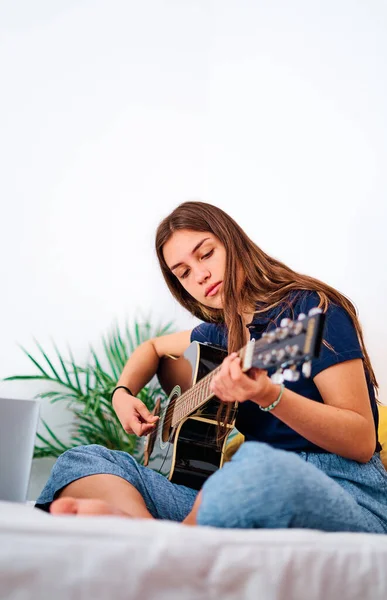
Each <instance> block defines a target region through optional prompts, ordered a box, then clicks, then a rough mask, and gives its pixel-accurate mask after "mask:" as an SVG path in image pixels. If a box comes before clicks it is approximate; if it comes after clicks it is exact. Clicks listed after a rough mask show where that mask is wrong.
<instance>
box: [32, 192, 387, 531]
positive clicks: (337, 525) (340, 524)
mask: <svg viewBox="0 0 387 600" xmlns="http://www.w3.org/2000/svg"><path fill="white" fill-rule="evenodd" d="M156 250H157V255H158V259H159V262H160V267H161V270H162V273H163V275H164V278H165V280H166V283H167V285H168V287H169V289H170V291H171V292H172V294H173V295H174V297H175V298H176V299H177V300H178V302H180V304H182V305H183V306H184V307H185V308H186V309H187V310H188V311H189V312H191V313H192V314H193V315H195V316H196V317H198V318H199V319H201V320H202V321H203V323H202V324H200V325H199V326H198V327H195V328H194V329H193V330H192V331H183V332H180V333H176V334H171V335H166V336H163V337H159V338H154V339H152V340H150V341H147V342H145V343H143V344H142V345H141V346H140V347H139V348H137V350H136V351H135V352H134V353H133V354H132V356H131V357H130V359H129V360H128V362H127V364H126V366H125V368H124V371H123V373H122V375H121V377H120V380H119V381H118V384H117V385H118V386H124V387H126V388H127V390H126V389H123V388H122V387H120V388H118V389H117V390H116V391H115V393H114V394H113V405H114V409H115V411H116V413H117V416H118V418H119V420H120V422H121V424H122V426H123V428H124V429H125V431H127V432H132V433H135V434H137V435H138V436H144V435H146V434H148V433H149V432H151V431H152V430H153V429H154V428H155V423H156V421H157V417H154V416H152V415H151V414H150V413H149V411H148V410H147V408H146V407H145V406H144V404H143V403H142V402H141V401H140V400H138V399H137V398H136V394H137V393H138V392H139V390H140V389H141V388H142V387H143V386H144V385H145V384H146V383H147V382H148V381H149V380H150V379H151V378H152V376H153V375H154V374H155V373H156V370H157V367H158V364H159V360H160V358H161V357H163V356H165V355H176V356H180V355H182V354H183V353H184V351H185V350H186V348H187V347H188V346H189V344H190V343H191V341H193V340H197V341H199V342H209V343H210V344H215V345H218V346H222V347H224V348H225V349H227V350H228V356H227V358H225V360H224V362H223V363H222V366H221V368H220V370H219V373H218V374H217V375H215V376H214V377H213V379H212V384H211V385H212V388H211V389H212V391H213V392H214V394H215V395H216V396H217V397H218V398H219V399H220V400H222V401H223V403H224V404H221V406H225V407H227V406H231V403H234V402H235V401H238V403H239V405H238V414H237V422H236V425H237V428H238V429H239V431H240V432H241V433H243V434H244V436H245V439H246V441H245V443H244V444H242V446H241V447H240V448H239V450H238V451H237V452H236V453H235V455H234V456H233V458H232V460H231V462H228V463H226V464H225V465H224V466H223V468H221V469H219V470H217V471H216V472H215V473H214V474H213V475H211V477H209V478H208V479H207V481H206V482H205V484H204V486H203V488H202V490H201V491H200V492H199V493H198V492H197V491H195V490H193V489H190V488H188V487H184V486H181V485H176V484H173V483H171V482H169V481H168V480H167V479H166V478H165V477H163V476H162V475H160V474H158V473H156V472H154V471H152V470H151V469H149V468H147V467H144V466H141V465H139V464H138V463H137V462H136V461H135V460H134V459H133V457H132V456H130V455H129V454H126V453H124V452H119V451H112V450H108V449H106V448H103V447H101V446H97V445H93V446H81V447H78V448H74V449H72V450H69V451H67V452H65V453H64V454H63V455H62V456H61V457H60V458H59V459H58V460H57V462H56V464H55V465H54V468H53V471H52V473H51V476H50V479H49V481H48V482H47V484H46V486H45V488H44V490H43V491H42V493H41V495H40V498H39V499H38V501H37V506H39V507H40V508H43V509H46V510H50V512H51V513H52V514H63V513H74V514H110V513H113V514H120V515H123V516H129V517H136V518H157V519H169V520H175V521H182V522H184V523H187V524H199V525H212V526H216V527H242V528H256V527H257V528H258V527H266V528H287V527H297V528H311V529H321V530H326V531H365V532H374V533H387V472H386V471H385V470H384V468H383V465H382V463H381V461H380V458H379V451H380V445H379V443H378V439H377V428H378V410H377V403H376V399H375V389H376V387H377V383H376V379H375V375H374V372H373V370H372V366H371V363H370V359H369V356H368V353H367V350H366V348H365V345H364V341H363V335H362V331H361V327H360V324H359V321H358V319H357V316H356V312H355V309H354V307H353V305H352V303H351V302H350V301H349V300H348V299H347V298H345V297H344V296H343V295H342V294H340V293H339V292H337V291H336V290H335V289H333V288H331V287H330V286H328V285H326V284H324V283H322V282H320V281H318V280H317V279H313V278H312V277H308V276H305V275H300V274H299V273H296V272H294V271H292V270H291V269H290V268H289V267H287V266H286V265H285V264H283V263H281V262H279V261H278V260H276V259H274V258H272V257H270V256H268V255H267V254H266V253H265V252H263V250H261V249H260V248H259V247H258V246H256V245H255V244H254V242H252V241H251V240H250V239H249V238H248V236H247V235H246V234H245V233H244V232H243V230H242V229H241V228H240V227H239V226H238V225H237V223H235V221H234V220H233V219H232V218H231V217H229V216H228V215H227V214H226V213H224V212H223V211H222V210H221V209H219V208H217V207H215V206H212V205H210V204H205V203H202V202H186V203H183V204H181V205H180V206H178V207H177V208H176V209H175V210H174V211H173V212H172V213H171V214H170V215H169V216H168V217H166V218H165V219H164V220H163V221H162V223H161V224H160V225H159V227H158V230H157V234H156ZM316 306H319V307H321V308H322V309H323V311H324V312H325V313H326V325H325V332H324V343H323V346H322V351H321V353H320V356H319V358H318V359H315V360H314V361H313V363H312V376H311V378H310V379H304V378H301V379H299V380H298V381H295V382H286V387H284V386H283V385H278V384H276V383H274V382H273V381H272V380H271V379H270V378H269V377H268V375H267V372H266V371H263V370H258V369H254V370H251V371H249V373H248V375H247V374H245V373H243V372H242V369H241V365H240V360H239V358H238V357H237V355H236V351H237V350H238V349H239V348H241V347H242V346H243V345H244V344H245V343H246V342H247V341H248V340H249V339H250V337H254V338H255V339H258V338H259V337H260V336H261V335H262V333H263V332H265V331H266V330H270V329H271V328H273V327H276V326H278V324H279V322H280V320H281V319H282V318H284V317H291V318H294V319H296V318H297V317H298V315H299V314H300V313H307V312H308V310H309V309H310V308H313V307H316ZM224 418H225V417H223V419H224Z"/></svg>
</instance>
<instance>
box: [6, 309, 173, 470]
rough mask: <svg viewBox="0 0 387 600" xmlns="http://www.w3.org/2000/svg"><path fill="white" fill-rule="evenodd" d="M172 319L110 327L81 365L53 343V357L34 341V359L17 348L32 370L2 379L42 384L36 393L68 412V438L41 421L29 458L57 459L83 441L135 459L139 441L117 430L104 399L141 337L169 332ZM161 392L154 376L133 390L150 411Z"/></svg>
mask: <svg viewBox="0 0 387 600" xmlns="http://www.w3.org/2000/svg"><path fill="white" fill-rule="evenodd" d="M171 326H172V323H167V324H166V325H159V326H156V327H154V326H152V324H151V323H150V321H149V319H145V320H144V321H138V320H136V321H135V322H134V324H133V326H132V327H129V326H128V324H126V325H125V327H124V328H123V331H121V330H120V328H119V326H118V325H115V326H114V327H113V328H112V329H111V331H110V332H108V334H107V335H104V336H103V337H102V350H101V353H100V355H99V356H98V354H97V352H96V351H95V350H94V348H93V347H90V359H89V360H88V361H87V362H86V364H84V365H79V364H77V363H76V362H75V360H74V357H73V353H72V352H71V350H70V349H69V356H68V358H65V356H63V354H62V353H61V352H60V351H59V350H58V348H57V346H56V345H55V344H54V357H51V358H49V356H48V353H47V352H46V351H45V350H44V349H43V348H42V346H41V345H40V344H39V343H38V342H37V341H35V343H36V346H37V350H38V357H36V355H35V356H33V355H32V354H31V353H30V352H28V351H27V350H25V349H24V348H22V350H23V352H24V353H25V354H26V355H27V357H28V358H29V359H30V361H31V362H32V363H33V364H34V366H35V368H36V369H37V373H35V374H33V375H14V376H12V377H7V378H6V379H5V381H15V380H24V381H25V380H30V381H31V380H33V381H41V382H42V383H43V382H44V383H46V384H47V383H48V384H49V387H50V389H48V391H44V392H41V393H39V394H38V395H39V396H40V397H41V398H46V399H47V398H48V399H49V400H50V402H51V403H55V402H62V403H63V402H64V403H65V404H66V406H67V407H68V409H69V410H70V412H71V413H72V416H73V419H72V421H73V422H72V426H71V434H70V440H69V441H67V442H65V441H63V440H62V439H60V437H59V435H58V434H57V433H55V432H54V431H53V430H52V428H51V427H49V425H48V424H47V423H46V422H45V421H44V420H43V419H42V423H43V426H44V429H45V432H44V433H45V435H42V434H41V433H38V434H37V439H38V441H39V442H40V444H39V445H36V446H35V450H34V458H43V457H55V458H56V457H58V456H59V455H60V454H62V453H63V452H65V450H68V449H69V448H73V447H74V446H79V445H83V444H101V445H102V446H105V447H106V448H110V449H114V450H123V451H125V452H129V453H130V454H134V455H135V456H136V458H137V460H139V461H140V462H141V460H142V451H141V448H142V444H140V443H139V440H138V438H137V437H136V436H135V435H129V434H127V433H126V432H125V431H124V429H123V428H122V426H121V424H120V422H119V420H118V418H117V416H116V414H115V412H114V409H113V407H112V403H111V401H110V396H111V393H112V391H113V389H114V387H115V386H116V385H117V380H118V378H119V376H120V374H121V372H122V370H123V368H124V366H125V364H126V361H127V360H128V358H129V356H130V354H131V353H132V352H133V351H134V349H135V348H136V347H137V346H139V345H140V344H141V343H142V342H144V341H145V340H148V339H150V338H153V337H156V336H159V335H165V334H166V333H170V332H171ZM160 395H161V396H162V397H164V398H165V394H164V392H163V390H162V389H161V387H160V386H159V384H158V381H157V380H156V379H155V378H154V379H153V380H152V381H151V382H150V383H149V384H148V385H146V386H145V387H144V388H143V389H142V390H141V391H140V392H139V394H138V397H139V398H140V399H141V400H142V401H143V402H144V404H145V405H146V406H147V407H148V409H149V410H151V409H152V408H153V406H154V404H155V399H156V398H157V397H159V396H160Z"/></svg>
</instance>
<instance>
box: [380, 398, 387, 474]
mask: <svg viewBox="0 0 387 600" xmlns="http://www.w3.org/2000/svg"><path fill="white" fill-rule="evenodd" d="M378 408H379V429H378V435H379V442H380V443H381V445H382V451H381V453H380V458H381V459H382V463H383V464H384V468H385V469H387V406H384V405H383V406H378Z"/></svg>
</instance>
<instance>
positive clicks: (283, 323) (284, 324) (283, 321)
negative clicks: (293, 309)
mask: <svg viewBox="0 0 387 600" xmlns="http://www.w3.org/2000/svg"><path fill="white" fill-rule="evenodd" d="M291 322H292V320H291V319H287V318H285V319H281V322H280V327H288V325H290V323H291Z"/></svg>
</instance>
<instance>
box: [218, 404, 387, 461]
mask: <svg viewBox="0 0 387 600" xmlns="http://www.w3.org/2000/svg"><path fill="white" fill-rule="evenodd" d="M378 409H379V429H378V435H379V442H380V443H381V445H382V451H381V453H380V458H381V459H382V463H383V464H384V467H385V468H386V469H387V406H384V405H383V406H381V405H379V406H378ZM244 441H245V438H244V436H243V435H242V434H241V433H238V434H237V435H236V436H234V437H233V438H232V440H231V441H230V442H229V443H228V444H227V446H226V450H225V453H224V462H227V461H229V460H231V457H232V455H233V454H235V452H236V451H237V450H238V448H239V446H240V445H241V444H243V442H244Z"/></svg>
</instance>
